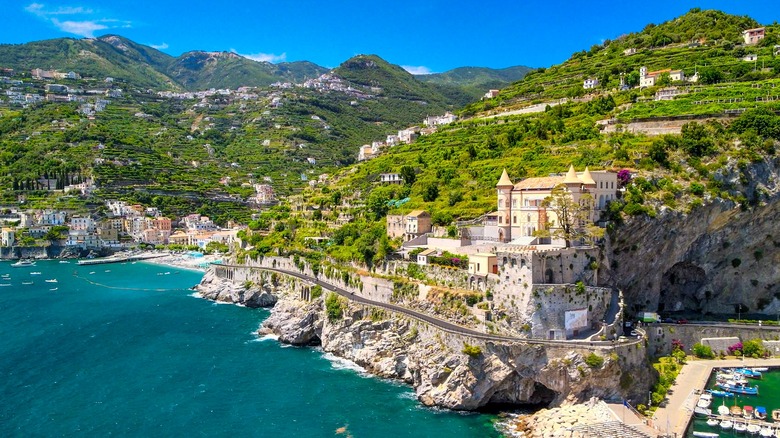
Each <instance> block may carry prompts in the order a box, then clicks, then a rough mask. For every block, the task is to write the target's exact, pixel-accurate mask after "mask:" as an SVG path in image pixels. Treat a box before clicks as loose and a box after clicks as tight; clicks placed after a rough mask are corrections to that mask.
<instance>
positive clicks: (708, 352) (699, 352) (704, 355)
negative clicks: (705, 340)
mask: <svg viewBox="0 0 780 438" xmlns="http://www.w3.org/2000/svg"><path fill="white" fill-rule="evenodd" d="M693 355H694V356H696V357H698V358H701V359H715V353H713V352H712V348H710V346H709V345H704V344H700V343H696V344H693Z"/></svg>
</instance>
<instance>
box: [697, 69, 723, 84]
mask: <svg viewBox="0 0 780 438" xmlns="http://www.w3.org/2000/svg"><path fill="white" fill-rule="evenodd" d="M722 79H723V73H721V72H720V70H717V69H715V68H714V67H704V68H702V69H701V70H699V82H701V83H702V84H715V83H718V82H720V81H721V80H722Z"/></svg>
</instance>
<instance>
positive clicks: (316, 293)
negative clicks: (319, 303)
mask: <svg viewBox="0 0 780 438" xmlns="http://www.w3.org/2000/svg"><path fill="white" fill-rule="evenodd" d="M321 296H322V286H320V285H319V284H317V285H314V286H312V288H311V299H312V300H317V299H319V298H320V297H321Z"/></svg>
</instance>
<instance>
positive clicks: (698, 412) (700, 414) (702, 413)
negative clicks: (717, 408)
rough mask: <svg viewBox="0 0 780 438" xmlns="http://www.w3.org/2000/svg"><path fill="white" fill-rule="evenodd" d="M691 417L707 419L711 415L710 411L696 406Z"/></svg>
mask: <svg viewBox="0 0 780 438" xmlns="http://www.w3.org/2000/svg"><path fill="white" fill-rule="evenodd" d="M693 415H694V416H696V417H699V418H701V417H709V416H710V415H712V409H706V408H700V407H698V406H696V407H694V408H693Z"/></svg>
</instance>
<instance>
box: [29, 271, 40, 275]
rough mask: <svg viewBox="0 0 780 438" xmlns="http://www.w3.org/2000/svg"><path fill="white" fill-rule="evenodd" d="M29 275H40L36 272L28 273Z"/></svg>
mask: <svg viewBox="0 0 780 438" xmlns="http://www.w3.org/2000/svg"><path fill="white" fill-rule="evenodd" d="M30 275H41V273H40V272H38V271H35V272H30Z"/></svg>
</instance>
